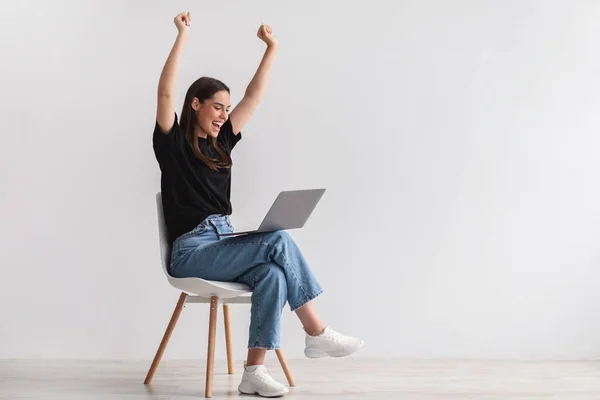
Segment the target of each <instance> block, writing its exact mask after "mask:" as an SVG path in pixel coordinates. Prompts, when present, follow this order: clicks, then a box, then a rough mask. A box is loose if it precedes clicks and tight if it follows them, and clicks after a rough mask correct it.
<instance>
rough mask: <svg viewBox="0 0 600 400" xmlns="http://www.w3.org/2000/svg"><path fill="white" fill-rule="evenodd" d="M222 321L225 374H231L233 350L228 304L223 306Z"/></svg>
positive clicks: (232, 371)
mask: <svg viewBox="0 0 600 400" xmlns="http://www.w3.org/2000/svg"><path fill="white" fill-rule="evenodd" d="M223 321H224V322H225V346H227V373H228V374H230V375H231V374H233V373H234V370H233V349H232V343H231V320H230V319H229V304H223Z"/></svg>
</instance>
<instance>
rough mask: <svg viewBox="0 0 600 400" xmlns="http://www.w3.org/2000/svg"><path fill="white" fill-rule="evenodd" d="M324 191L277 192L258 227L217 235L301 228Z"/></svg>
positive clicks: (248, 233) (236, 234)
mask: <svg viewBox="0 0 600 400" xmlns="http://www.w3.org/2000/svg"><path fill="white" fill-rule="evenodd" d="M323 193H325V189H306V190H287V191H283V192H281V193H279V195H278V196H277V198H276V199H275V202H273V205H271V208H270V209H269V212H267V215H266V216H265V218H264V219H263V221H262V223H261V224H260V226H259V227H258V229H256V230H254V231H246V232H233V233H221V234H219V236H238V235H250V234H252V233H261V232H273V231H279V230H286V229H298V228H302V227H303V226H304V224H305V223H306V221H307V220H308V217H310V214H312V212H313V210H314V209H315V207H316V206H317V203H318V202H319V200H321V197H322V196H323Z"/></svg>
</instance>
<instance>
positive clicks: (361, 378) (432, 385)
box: [0, 359, 600, 400]
mask: <svg viewBox="0 0 600 400" xmlns="http://www.w3.org/2000/svg"><path fill="white" fill-rule="evenodd" d="M288 362H289V365H290V368H291V369H292V372H293V373H294V378H295V379H296V385H297V386H296V387H294V388H292V389H291V391H290V394H288V395H287V396H286V397H285V398H290V399H296V400H300V399H367V400H371V399H373V400H377V399H399V400H432V399H444V400H457V399H473V400H475V399H476V400H516V399H519V400H521V399H527V400H538V399H552V400H558V399H561V400H562V399H564V400H579V399H586V400H587V399H589V400H592V399H593V400H599V399H600V362H591V361H590V362H585V361H573V362H571V361H569V362H506V361H485V362H484V361H407V360H362V359H339V360H335V359H327V360H317V361H315V360H308V359H302V360H288ZM148 365H149V362H147V361H144V362H137V361H136V362H131V361H125V362H120V361H23V360H0V398H2V399H56V400H75V399H76V400H92V399H94V400H100V399H102V400H117V399H118V400H141V399H160V400H171V399H172V400H175V399H177V400H179V399H186V400H190V399H196V398H203V397H204V364H203V363H202V362H201V361H163V362H162V363H161V364H160V366H159V368H158V371H157V373H156V376H155V378H154V381H153V382H152V384H151V385H149V386H145V385H144V384H143V380H144V377H145V374H146V371H147V368H148ZM267 367H268V369H269V372H271V374H272V375H273V376H274V377H275V378H276V379H278V380H279V381H280V382H285V377H284V375H283V372H282V371H281V369H280V368H279V366H278V365H277V361H276V359H275V360H270V361H269V362H268V363H267ZM226 372H227V368H226V363H225V361H219V360H217V362H216V365H215V378H214V393H213V398H215V399H235V398H243V399H249V398H254V397H253V396H245V395H239V394H238V392H237V385H238V384H239V380H240V377H241V362H237V363H236V371H235V374H234V375H227V373H226Z"/></svg>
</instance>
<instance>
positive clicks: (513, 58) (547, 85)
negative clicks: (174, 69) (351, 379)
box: [0, 0, 600, 359]
mask: <svg viewBox="0 0 600 400" xmlns="http://www.w3.org/2000/svg"><path fill="white" fill-rule="evenodd" d="M84 3H85V4H84ZM351 3H352V4H351ZM185 10H189V11H191V12H192V14H193V18H194V20H193V26H192V29H193V33H192V36H191V39H190V41H189V42H188V46H187V48H186V51H185V55H184V58H183V61H182V69H181V73H180V79H179V86H178V96H179V98H178V104H177V109H178V112H179V110H180V107H181V100H182V99H183V95H184V93H185V90H186V89H187V87H188V85H189V84H190V83H191V82H192V81H193V80H194V79H196V78H197V77H199V76H201V75H209V76H215V77H217V78H220V79H223V80H224V81H225V82H226V83H228V84H229V85H230V86H231V88H232V90H233V94H232V99H233V101H234V103H235V102H237V101H239V99H240V96H241V94H242V93H243V90H244V89H245V85H246V84H247V82H248V81H249V80H250V78H251V76H252V74H253V73H254V69H255V67H256V66H257V65H258V61H259V59H260V57H261V56H262V51H263V49H264V46H263V45H262V43H261V42H260V41H259V39H257V38H256V36H255V33H256V29H257V28H258V25H259V24H260V23H261V22H263V21H264V22H265V23H269V24H270V25H271V26H272V27H273V29H274V33H275V34H276V36H277V37H278V38H279V40H280V44H281V50H280V52H279V55H278V59H277V61H276V65H275V68H274V71H273V74H272V80H271V82H270V85H269V90H268V93H267V95H266V97H265V99H264V101H263V103H262V104H261V106H260V109H259V110H258V111H257V113H256V114H255V117H254V118H253V120H252V121H251V123H250V124H249V125H248V126H247V128H246V129H245V132H244V139H243V140H242V142H240V144H239V146H238V147H236V149H235V151H234V155H235V158H234V161H235V169H234V178H233V179H234V186H233V194H232V196H233V199H232V200H233V203H234V210H235V211H234V215H233V220H234V222H235V224H236V226H237V228H239V229H246V228H252V227H254V226H255V225H256V224H258V223H259V222H260V219H261V217H262V216H263V215H264V213H265V212H266V210H267V209H268V207H269V205H270V203H271V202H272V200H273V199H274V197H275V196H276V194H277V193H278V192H279V191H280V190H285V189H296V188H311V187H326V188H327V189H328V191H327V193H326V195H325V197H324V198H323V200H322V203H321V204H320V205H319V206H318V208H317V209H316V211H315V213H314V214H313V217H312V218H311V220H310V222H309V224H308V225H307V226H306V227H305V229H303V230H301V231H295V232H293V236H294V237H295V238H296V239H297V241H298V243H299V244H300V246H301V247H302V249H303V251H304V253H305V255H306V257H307V259H308V260H309V261H310V262H311V264H312V266H313V269H314V271H315V272H316V274H317V276H318V277H319V279H320V281H321V283H322V285H323V286H324V287H325V290H326V293H325V294H324V295H323V296H322V297H321V298H319V300H318V301H317V305H318V307H319V309H320V310H321V313H322V315H323V317H324V318H325V320H326V321H327V322H329V323H330V324H331V325H332V326H333V327H334V328H336V329H338V330H340V331H342V332H345V333H350V334H354V335H358V336H361V337H363V338H364V339H365V340H366V346H365V347H364V349H363V351H361V353H359V356H361V357H499V358H597V357H600V341H598V337H600V291H599V290H598V286H599V285H600V284H599V282H600V269H599V268H598V266H599V264H600V251H599V250H598V249H599V244H600V211H599V206H598V205H599V204H600V189H599V185H598V174H599V172H600V158H599V157H598V155H597V154H598V147H599V146H600V139H599V131H600V112H598V110H599V109H600V94H599V93H600V92H599V90H600V79H599V78H598V77H599V76H600V57H599V56H598V55H599V54H600V47H599V46H598V39H597V38H598V37H599V35H600V24H599V23H598V21H600V8H599V6H598V5H597V4H596V3H595V2H590V1H571V2H568V4H567V2H562V1H542V0H539V1H532V0H530V1H517V0H510V1H503V2H500V1H492V0H488V1H475V0H471V1H467V0H456V1H453V2H448V1H442V0H427V1H416V0H415V1H402V2H388V1H370V2H363V3H362V4H359V3H354V2H348V1H341V0H338V1H327V2H324V1H316V0H311V1H302V2H281V1H275V0H271V1H262V2H259V3H257V2H246V1H241V0H238V1H228V2H209V3H206V2H191V1H175V2H164V1H152V2H149V1H141V0H138V1H135V2H133V1H128V2H120V1H116V0H113V1H105V0H103V1H88V2H79V1H77V2H76V1H60V2H56V1H55V2H43V1H37V2H33V1H31V2H10V3H7V2H4V3H3V4H2V12H1V13H0V15H1V17H0V18H1V21H0V33H1V36H0V37H2V39H1V40H2V46H1V54H2V62H1V63H0V76H1V79H2V82H1V88H2V89H1V92H2V97H1V100H0V113H1V121H2V130H1V131H2V134H1V135H0V138H1V145H0V160H1V163H2V164H1V168H0V210H1V211H0V213H1V215H0V216H1V225H0V234H1V237H0V253H1V255H2V263H1V268H2V271H3V273H2V277H1V278H0V357H21V358H25V357H63V358H71V357H73V358H89V357H98V358H127V359H129V358H151V357H152V356H153V355H154V352H155V350H156V346H157V345H158V343H159V340H160V337H161V335H162V333H163V331H164V328H165V326H166V324H167V322H168V319H169V317H170V313H171V311H172V309H173V306H174V305H175V303H176V300H177V297H178V294H177V292H176V291H174V290H173V289H171V288H170V287H169V286H168V285H167V282H166V280H165V278H164V276H163V273H162V271H161V268H160V264H159V255H158V248H157V228H156V217H155V216H156V214H155V203H154V194H155V192H156V191H157V190H158V188H159V171H158V167H157V164H156V161H155V159H154V155H153V153H152V146H151V133H152V128H153V125H154V116H155V114H154V113H155V91H156V84H157V82H158V76H159V74H160V70H161V68H162V66H163V63H164V61H165V59H166V56H167V54H168V52H169V50H170V48H171V45H172V43H173V40H174V38H175V34H176V30H175V27H174V25H173V23H172V19H173V17H174V16H175V15H176V14H177V13H178V12H181V11H185ZM248 313H249V310H248V308H247V307H245V306H244V307H239V308H236V310H235V311H234V313H233V321H234V327H235V329H234V338H235V341H236V346H235V351H236V357H237V358H242V357H243V355H244V349H245V345H246V335H247V329H248ZM207 320H208V312H207V309H206V308H205V307H202V306H194V305H190V306H188V307H186V309H185V310H184V313H183V315H182V318H181V320H180V323H179V325H178V327H177V329H176V331H175V334H174V335H173V337H172V341H171V344H170V346H169V348H168V351H167V353H166V354H165V358H204V357H205V355H206V351H205V343H206V335H207V330H208V329H207ZM221 329H222V319H221V320H220V321H219V333H220V334H221V332H222V331H221ZM218 344H219V346H218V350H217V351H218V352H217V357H219V358H223V357H224V351H223V350H224V349H223V347H224V346H223V340H222V335H221V336H219V342H218ZM283 346H284V347H285V349H286V352H287V355H288V357H289V358H296V357H302V349H303V336H302V330H301V328H300V324H299V323H298V322H297V320H296V318H295V316H294V315H293V314H290V313H289V310H288V309H287V308H286V311H285V314H284V326H283Z"/></svg>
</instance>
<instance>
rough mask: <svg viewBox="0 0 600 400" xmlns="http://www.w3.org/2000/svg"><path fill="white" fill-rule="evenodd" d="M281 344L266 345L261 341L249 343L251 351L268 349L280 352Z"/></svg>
mask: <svg viewBox="0 0 600 400" xmlns="http://www.w3.org/2000/svg"><path fill="white" fill-rule="evenodd" d="M279 347H280V346H279V344H264V343H261V342H259V341H255V342H253V343H248V348H249V349H267V350H279Z"/></svg>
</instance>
